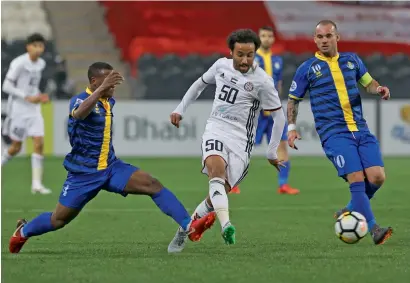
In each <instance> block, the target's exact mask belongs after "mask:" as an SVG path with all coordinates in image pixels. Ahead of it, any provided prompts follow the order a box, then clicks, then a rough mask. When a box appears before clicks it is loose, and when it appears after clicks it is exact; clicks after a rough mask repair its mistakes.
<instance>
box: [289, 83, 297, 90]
mask: <svg viewBox="0 0 410 283" xmlns="http://www.w3.org/2000/svg"><path fill="white" fill-rule="evenodd" d="M297 88H298V84H297V83H296V82H295V81H292V84H291V85H290V91H295V90H296V89H297Z"/></svg>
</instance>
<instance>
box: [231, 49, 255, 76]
mask: <svg viewBox="0 0 410 283" xmlns="http://www.w3.org/2000/svg"><path fill="white" fill-rule="evenodd" d="M232 59H233V64H234V68H235V69H236V70H238V71H239V72H241V73H247V72H248V71H249V68H251V67H252V65H253V60H255V44H254V43H235V47H234V49H233V51H232Z"/></svg>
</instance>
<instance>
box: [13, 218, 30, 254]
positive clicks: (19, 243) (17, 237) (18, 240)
mask: <svg viewBox="0 0 410 283" xmlns="http://www.w3.org/2000/svg"><path fill="white" fill-rule="evenodd" d="M25 224H27V221H26V220H25V219H19V220H18V221H17V229H16V231H14V233H13V235H12V236H11V238H10V242H9V250H10V252H11V253H12V254H16V253H19V252H20V250H21V249H22V248H23V246H24V244H25V243H26V242H27V240H28V238H24V237H22V236H21V228H23V226H24V225H25Z"/></svg>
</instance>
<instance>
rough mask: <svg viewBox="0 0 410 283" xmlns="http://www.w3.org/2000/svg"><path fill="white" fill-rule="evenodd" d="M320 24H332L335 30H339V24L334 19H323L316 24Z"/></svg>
mask: <svg viewBox="0 0 410 283" xmlns="http://www.w3.org/2000/svg"><path fill="white" fill-rule="evenodd" d="M318 25H332V26H333V27H334V28H335V30H337V25H336V23H335V22H334V21H332V20H321V21H320V22H318V23H317V25H316V26H318Z"/></svg>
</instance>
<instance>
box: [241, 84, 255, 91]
mask: <svg viewBox="0 0 410 283" xmlns="http://www.w3.org/2000/svg"><path fill="white" fill-rule="evenodd" d="M243 88H244V89H245V90H246V91H252V90H253V83H251V82H247V83H245V85H244V86H243Z"/></svg>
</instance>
